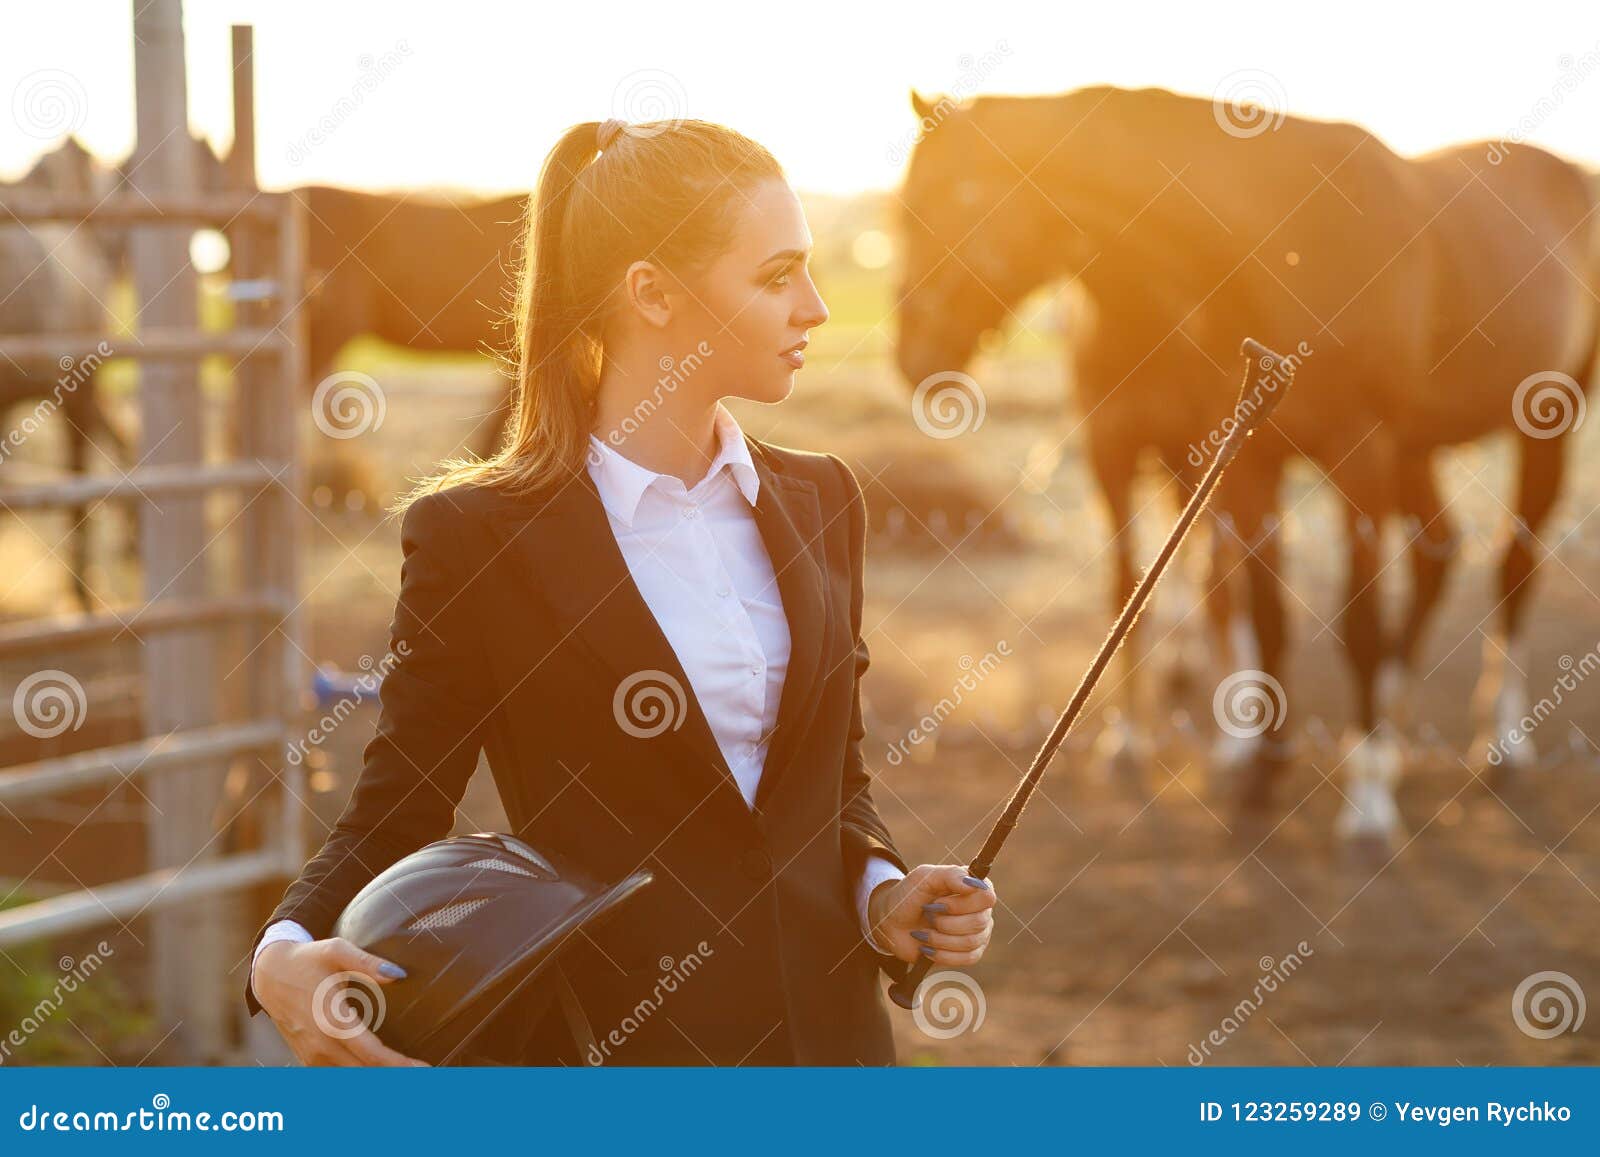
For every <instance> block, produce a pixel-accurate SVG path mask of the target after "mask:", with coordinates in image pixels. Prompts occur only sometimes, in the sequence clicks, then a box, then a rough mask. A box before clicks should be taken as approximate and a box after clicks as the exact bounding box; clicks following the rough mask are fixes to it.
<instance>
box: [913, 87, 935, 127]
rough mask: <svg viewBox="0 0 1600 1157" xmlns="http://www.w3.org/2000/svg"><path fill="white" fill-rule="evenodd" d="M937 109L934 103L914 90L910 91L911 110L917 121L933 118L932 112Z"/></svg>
mask: <svg viewBox="0 0 1600 1157" xmlns="http://www.w3.org/2000/svg"><path fill="white" fill-rule="evenodd" d="M937 107H938V105H937V104H936V103H935V102H933V101H931V100H929V99H928V98H927V97H925V96H923V95H922V94H921V93H920V92H918V91H917V90H916V89H912V90H911V108H912V110H913V111H914V112H915V113H916V114H917V119H918V120H919V121H922V120H928V119H930V118H931V117H932V116H933V110H934V109H935V108H937Z"/></svg>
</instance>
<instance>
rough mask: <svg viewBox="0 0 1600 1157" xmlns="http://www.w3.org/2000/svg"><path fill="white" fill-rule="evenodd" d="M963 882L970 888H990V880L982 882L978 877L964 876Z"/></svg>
mask: <svg viewBox="0 0 1600 1157" xmlns="http://www.w3.org/2000/svg"><path fill="white" fill-rule="evenodd" d="M961 882H962V883H963V884H965V885H966V886H967V887H969V888H987V887H988V886H989V881H988V880H980V879H978V877H976V876H962V877H961Z"/></svg>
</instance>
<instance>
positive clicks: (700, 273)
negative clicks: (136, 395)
mask: <svg viewBox="0 0 1600 1157" xmlns="http://www.w3.org/2000/svg"><path fill="white" fill-rule="evenodd" d="M526 238H527V241H526V247H525V249H526V253H527V256H528V260H527V261H526V262H525V268H524V269H523V271H522V276H521V277H520V279H519V293H518V301H517V319H516V320H517V326H518V331H517V332H518V341H517V354H518V367H517V384H518V401H517V413H516V421H515V427H514V429H513V430H512V431H511V432H510V433H508V435H507V439H506V441H505V443H504V445H503V447H502V449H501V450H500V451H499V452H498V454H496V455H495V456H494V457H493V458H491V459H489V460H488V461H485V462H460V461H456V462H452V463H448V464H447V465H446V468H445V470H444V472H443V473H442V474H440V475H439V476H437V477H435V478H432V479H430V480H429V481H427V482H425V483H424V484H423V485H422V486H420V487H419V488H418V489H417V491H415V492H414V493H413V494H412V495H411V496H410V497H409V499H408V500H407V501H406V502H404V503H403V504H402V505H403V508H404V510H405V517H404V520H403V522H402V531H401V538H402V545H403V549H404V552H405V562H404V566H403V570H402V579H401V590H400V595H399V599H398V605H397V607H396V610H395V619H394V623H393V628H392V635H393V638H392V644H391V646H392V651H393V652H394V654H395V655H396V656H398V657H399V659H398V663H397V664H396V665H395V666H394V667H393V668H392V669H391V671H390V673H389V675H388V676H387V678H386V679H385V681H384V685H383V692H382V714H381V717H380V719H379V722H378V727H377V733H376V735H375V736H374V738H373V739H372V741H371V742H370V743H369V744H368V746H367V748H366V751H365V763H364V767H363V769H362V773H361V776H360V779H359V781H358V782H357V784H356V786H355V790H354V793H353V795H352V798H351V800H350V803H349V805H348V807H347V808H346V810H345V812H344V814H343V816H342V817H341V818H340V820H339V822H338V824H337V825H336V827H335V828H334V830H333V832H332V834H331V835H330V836H329V837H328V839H327V841H326V843H325V844H324V845H323V848H322V850H321V851H320V852H319V853H318V854H317V856H316V857H315V858H314V859H313V860H312V861H311V862H310V864H308V865H307V866H306V868H305V870H304V871H303V872H302V873H301V875H300V878H299V879H298V880H296V881H295V883H294V884H293V886H291V887H290V889H289V891H288V893H287V895H286V896H285V898H284V900H283V902H282V903H281V904H280V905H279V907H278V909H277V911H276V912H274V914H273V919H272V920H271V921H270V922H269V926H268V928H267V929H266V930H264V934H263V936H262V937H261V938H259V940H258V948H257V956H256V959H255V963H254V971H253V979H252V982H251V983H250V984H249V985H248V986H247V991H246V998H247V1000H248V1001H249V1002H250V1006H251V1011H252V1012H255V1011H256V1010H257V1009H259V1008H265V1009H266V1010H267V1011H268V1013H269V1014H270V1015H271V1016H272V1018H273V1020H274V1022H275V1023H276V1024H277V1026H278V1028H279V1030H280V1031H281V1032H282V1033H283V1034H284V1036H285V1038H286V1039H287V1040H288V1042H289V1044H290V1046H291V1047H292V1048H293V1050H294V1051H295V1053H296V1054H297V1055H298V1056H299V1057H300V1058H301V1059H302V1060H304V1061H306V1062H307V1063H315V1064H340V1065H351V1064H379V1065H401V1064H408V1063H419V1062H414V1061H412V1060H411V1059H410V1058H407V1057H404V1056H402V1055H400V1054H398V1053H396V1052H395V1051H393V1050H391V1049H389V1048H387V1047H386V1046H385V1045H383V1044H382V1043H381V1041H380V1040H379V1039H378V1037H377V1036H376V1035H375V1034H374V1033H372V1032H370V1031H365V1032H362V1033H360V1034H359V1035H357V1036H355V1037H351V1038H348V1039H334V1038H333V1037H331V1036H329V1035H328V1034H326V1033H324V1032H322V1031H320V1030H319V1029H318V1026H317V1019H318V1018H317V1015H316V1010H315V1009H314V1008H313V995H314V994H315V993H316V992H317V990H318V985H319V984H321V983H322V982H323V981H324V980H326V979H327V978H328V977H329V976H331V975H333V974H335V973H339V972H343V971H359V972H362V973H365V974H367V975H369V976H370V977H371V978H372V979H373V980H375V981H377V982H378V983H379V984H392V983H406V982H411V983H418V982H422V983H425V982H426V978H425V977H422V978H411V979H410V980H409V981H408V980H407V979H405V978H404V977H403V970H401V969H400V968H398V967H397V966H396V965H394V964H393V963H392V962H388V961H382V960H379V959H376V958H375V957H373V956H372V955H370V954H368V953H365V952H362V951H360V950H359V949H357V948H356V947H355V946H353V945H351V944H349V943H347V942H345V941H343V940H339V939H332V938H329V930H330V929H331V928H332V925H333V922H334V920H335V919H336V918H337V916H338V914H339V912H340V911H341V909H342V908H343V907H344V905H345V904H346V903H347V902H348V901H349V900H350V899H351V897H353V896H354V895H355V893H356V892H357V891H358V890H359V889H360V888H361V886H362V885H364V884H365V883H366V882H367V881H368V880H370V879H371V878H372V877H373V876H374V875H375V874H376V873H378V872H379V871H381V870H383V869H384V868H385V867H387V866H388V865H389V864H391V863H393V862H394V861H396V860H397V859H399V858H401V857H402V856H405V855H406V854H408V853H409V852H411V851H413V850H415V849H416V848H418V847H421V846H422V845H423V844H425V843H428V842H430V841H432V840H436V839H440V838H443V837H444V836H446V835H448V834H449V832H450V830H451V827H452V824H453V822H454V818H455V807H456V804H457V803H458V801H459V800H460V798H461V795H462V792H463V790H464V789H465V787H466V783H467V780H468V778H469V777H470V776H471V774H472V771H473V769H474V767H475V766H476V764H477V757H478V752H479V750H480V748H483V749H486V750H487V752H488V756H489V762H490V766H491V768H492V769H493V772H494V776H495V781H496V785H497V787H498V789H499V792H500V796H501V799H502V801H503V802H504V804H505V809H506V813H507V815H508V817H509V819H510V821H511V824H512V828H513V830H514V832H515V834H517V835H519V836H521V837H523V838H524V839H526V840H527V841H528V842H530V843H532V844H533V845H534V846H535V847H541V848H549V849H551V850H553V851H557V852H561V853H565V854H568V855H571V856H573V857H574V858H575V859H577V860H579V861H580V862H582V863H583V864H584V865H585V866H586V867H587V868H589V869H590V870H591V871H592V872H593V873H594V874H595V875H597V876H599V877H601V878H604V879H618V878H621V877H622V876H624V875H625V874H626V873H628V872H630V871H633V870H634V869H636V868H638V867H640V866H649V867H650V868H651V870H652V871H653V874H654V876H655V882H654V883H653V884H652V885H651V886H650V887H649V888H647V889H645V890H644V891H643V892H642V893H640V895H639V896H638V897H637V898H636V899H635V900H634V901H631V902H630V904H629V906H628V907H627V908H626V909H625V910H624V911H623V912H622V913H620V914H619V917H620V918H619V919H617V920H614V921H612V922H611V923H609V924H606V925H603V926H602V927H601V928H600V929H598V930H597V931H595V932H594V933H593V934H592V935H585V936H583V937H574V938H572V942H571V944H570V945H569V946H568V948H567V949H566V952H565V955H564V956H563V967H564V969H565V970H566V971H567V973H568V975H570V976H571V977H572V978H573V983H574V987H575V989H576V990H577V994H578V996H579V998H580V1002H581V1004H582V1006H583V1008H584V1010H585V1012H586V1013H587V1015H588V1017H589V1019H590V1021H591V1022H592V1024H593V1026H594V1029H595V1033H596V1036H597V1037H599V1038H600V1039H601V1040H604V1041H606V1042H607V1046H606V1050H605V1051H606V1055H605V1056H604V1058H603V1060H604V1061H605V1062H606V1063H616V1064H696V1065H698V1064H708V1063H710V1064H718V1065H724V1064H827V1065H843V1064H855V1063H862V1064H889V1063H893V1061H894V1045H893V1039H892V1036H891V1032H890V1026H889V1021H888V1016H887V1011H886V1009H885V1007H884V1004H883V1000H882V992H881V988H882V978H881V977H880V976H879V973H880V971H881V972H884V973H887V974H888V975H889V976H891V977H898V976H900V975H901V974H902V973H903V972H904V970H905V968H906V967H907V962H909V961H913V960H916V959H918V957H919V955H920V956H926V957H929V958H931V960H932V962H933V964H935V965H939V966H954V967H961V966H965V965H970V964H972V963H974V962H975V961H977V960H978V959H979V958H980V957H981V956H982V955H983V952H984V949H985V947H986V946H987V944H988V942H989V938H990V934H991V931H992V928H993V919H992V911H991V910H992V908H993V906H994V903H995V892H994V890H993V888H992V886H991V885H990V884H989V883H988V882H987V881H982V880H976V879H972V878H970V877H965V876H964V871H965V869H963V868H961V867H960V866H957V865H950V864H922V865H919V866H917V867H914V868H909V869H908V868H907V865H906V863H905V861H904V860H903V859H902V857H901V855H900V853H899V851H898V850H897V849H896V848H895V845H894V842H893V840H892V838H891V837H890V834H889V832H888V830H887V829H886V828H885V826H884V824H883V822H882V820H881V819H880V818H879V816H878V813H877V809H876V808H875V806H874V804H873V800H872V795H871V792H870V790H869V788H870V782H871V776H870V774H869V772H868V771H867V769H866V767H865V764H864V760H863V757H862V754H861V746H860V745H861V739H862V732H863V728H862V722H861V707H860V695H859V682H860V678H861V674H862V672H863V671H864V670H865V669H866V666H867V662H868V655H867V648H866V645H865V643H864V642H863V641H862V638H861V606H862V554H863V549H864V543H865V537H866V517H865V507H864V505H863V502H862V496H861V489H860V487H859V485H857V483H856V481H855V478H854V476H853V475H852V474H851V473H850V471H849V469H848V468H847V467H846V466H845V465H844V463H843V462H842V461H841V460H840V459H838V458H837V457H834V456H833V455H830V454H815V453H806V452H802V451H798V450H790V449H785V448H781V447H778V446H773V445H768V444H766V443H763V442H759V441H756V440H754V439H750V438H748V437H746V436H745V435H744V434H743V433H742V432H741V431H740V429H739V426H738V424H737V423H736V422H735V420H734V418H733V415H732V414H731V413H730V412H729V411H728V410H727V409H726V407H724V406H723V405H722V402H721V399H722V398H724V397H728V396H736V397H742V398H748V399H750V400H752V401H757V402H767V403H776V402H779V401H782V400H783V398H784V397H786V396H787V395H788V393H789V391H790V389H791V388H792V387H793V383H794V374H795V371H796V370H797V369H799V368H800V367H801V366H802V365H803V364H804V360H805V359H804V352H803V351H804V349H805V345H806V335H807V333H808V332H809V331H810V330H811V329H813V328H815V327H816V326H819V325H821V324H822V323H823V322H824V321H826V320H827V317H828V312H827V309H826V308H825V307H824V305H823V303H822V299H821V298H820V297H819V296H818V294H817V290H816V286H815V285H814V284H813V283H812V281H811V277H810V274H809V271H808V268H807V261H808V257H809V252H810V247H811V238H810V234H809V231H808V229H807V227H806V223H805V218H804V216H803V214H802V212H801V208H800V203H799V201H798V199H797V198H796V196H795V194H794V192H793V191H792V190H791V189H790V187H789V185H788V183H787V181H786V180H785V178H784V175H783V172H782V170H781V169H780V168H779V166H778V164H777V162H776V161H775V160H774V159H773V158H772V156H771V155H770V154H769V153H768V152H767V151H766V150H765V149H763V148H762V147H761V146H759V145H757V144H755V143H754V142H753V141H750V140H749V139H747V138H745V137H743V136H741V135H739V134H738V133H736V132H733V131H732V130H730V129H727V128H724V127H722V126H719V125H714V124H709V123H706V122H703V121H682V122H656V123H650V124H643V125H635V126H625V125H623V124H622V123H621V122H619V121H615V120H612V121H607V122H605V123H604V124H599V125H597V124H594V123H592V122H591V123H587V124H582V125H578V126H576V127H574V128H572V129H571V130H569V131H568V132H567V133H566V134H565V135H564V136H563V137H562V139H561V141H560V142H559V143H558V144H557V145H556V147H555V149H554V150H553V151H552V152H551V154H550V156H549V157H548V159H547V160H546V162H545V165H544V169H543V171H542V173H541V176H540V181H539V188H538V191H537V193H536V194H535V196H534V198H533V200H532V202H531V203H530V206H529V213H528V228H527V234H526ZM691 961H692V968H690V967H688V965H689V963H690V962H691ZM669 972H670V973H671V974H673V975H674V976H675V977H677V978H679V979H681V981H682V982H681V983H680V984H674V985H672V986H671V990H670V994H669V995H666V996H662V995H661V985H660V984H659V983H658V981H659V980H660V979H661V978H662V977H663V975H664V974H667V973H669ZM258 1001H259V1003H258ZM546 1019H549V1018H546ZM618 1026H621V1027H620V1028H619V1027H618ZM515 1059H517V1060H520V1061H521V1062H522V1063H529V1064H554V1063H567V1062H570V1061H573V1060H577V1059H578V1058H575V1057H574V1056H573V1054H572V1052H571V1051H570V1042H569V1041H563V1040H562V1039H561V1037H560V1033H559V1032H558V1031H556V1030H554V1029H551V1031H549V1032H540V1033H536V1034H535V1037H534V1043H533V1044H532V1045H529V1046H526V1047H525V1048H523V1049H522V1051H521V1052H520V1053H519V1054H518V1055H517V1057H516V1058H515ZM584 1059H587V1060H590V1061H591V1062H592V1061H593V1060H594V1058H584Z"/></svg>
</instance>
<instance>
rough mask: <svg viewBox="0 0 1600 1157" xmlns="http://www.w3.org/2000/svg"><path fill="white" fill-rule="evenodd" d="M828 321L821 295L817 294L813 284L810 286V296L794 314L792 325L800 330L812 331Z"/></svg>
mask: <svg viewBox="0 0 1600 1157" xmlns="http://www.w3.org/2000/svg"><path fill="white" fill-rule="evenodd" d="M827 320H828V307H827V305H826V304H824V303H823V300H822V294H820V293H818V292H817V287H816V285H815V284H812V286H811V293H810V296H809V297H808V298H807V299H806V301H805V302H804V303H803V304H802V305H801V307H800V309H799V310H798V311H797V312H796V315H795V319H794V323H795V325H796V326H797V327H798V328H800V329H812V328H814V327H816V326H819V325H821V324H822V323H823V322H825V321H827Z"/></svg>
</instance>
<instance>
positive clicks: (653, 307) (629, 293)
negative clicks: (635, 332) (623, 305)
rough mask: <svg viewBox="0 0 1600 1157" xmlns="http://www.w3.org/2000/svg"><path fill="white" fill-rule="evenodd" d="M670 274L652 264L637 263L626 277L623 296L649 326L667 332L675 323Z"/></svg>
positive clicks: (624, 276)
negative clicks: (670, 323) (666, 329)
mask: <svg viewBox="0 0 1600 1157" xmlns="http://www.w3.org/2000/svg"><path fill="white" fill-rule="evenodd" d="M671 288H672V287H671V285H670V284H669V283H668V277H667V274H666V272H665V271H664V270H663V269H662V268H661V267H660V266H658V265H655V264H653V263H652V262H649V261H635V262H634V263H633V264H632V265H630V266H628V269H627V272H626V273H624V274H623V275H622V291H623V296H624V298H625V299H626V300H627V303H628V307H629V308H630V309H631V310H632V311H633V312H634V313H635V314H636V315H637V316H638V317H639V319H640V320H641V321H643V322H644V323H645V324H646V325H653V326H655V327H656V328H657V329H665V328H666V326H667V324H668V323H669V322H671V321H672V303H671V301H669V300H668V294H669V293H670V291H671Z"/></svg>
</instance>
